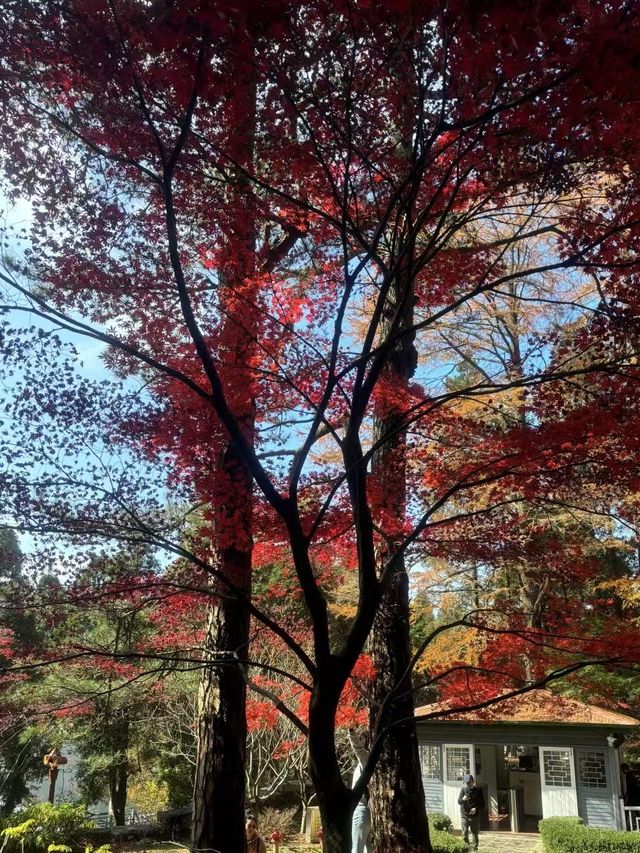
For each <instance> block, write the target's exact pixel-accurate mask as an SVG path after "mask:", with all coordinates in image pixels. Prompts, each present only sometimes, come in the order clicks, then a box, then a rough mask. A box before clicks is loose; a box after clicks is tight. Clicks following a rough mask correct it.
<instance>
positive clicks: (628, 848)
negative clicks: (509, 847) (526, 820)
mask: <svg viewBox="0 0 640 853" xmlns="http://www.w3.org/2000/svg"><path fill="white" fill-rule="evenodd" d="M539 826H540V835H541V836H542V843H543V845H544V849H545V853H640V833H635V832H617V831H616V830H615V829H592V828H591V827H588V826H583V824H582V821H581V820H580V818H575V817H550V818H546V819H545V820H541V821H540V824H539Z"/></svg>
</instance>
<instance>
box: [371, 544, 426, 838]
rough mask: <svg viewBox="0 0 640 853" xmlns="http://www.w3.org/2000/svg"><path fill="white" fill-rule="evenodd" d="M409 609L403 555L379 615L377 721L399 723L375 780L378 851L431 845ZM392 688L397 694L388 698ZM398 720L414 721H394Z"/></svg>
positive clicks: (391, 731)
mask: <svg viewBox="0 0 640 853" xmlns="http://www.w3.org/2000/svg"><path fill="white" fill-rule="evenodd" d="M408 614H409V581H408V578H407V573H406V571H405V568H404V565H403V561H402V560H398V566H397V567H396V569H395V571H394V574H393V580H392V583H391V586H390V587H389V589H388V590H387V592H386V593H385V596H384V599H383V602H382V605H381V607H380V611H379V613H378V615H377V617H376V621H375V625H374V630H373V636H372V642H371V654H372V657H373V660H374V662H375V665H376V669H377V673H378V674H377V677H376V679H375V683H374V686H373V697H372V699H373V701H372V717H373V718H374V720H373V721H374V723H375V724H377V725H376V728H377V730H378V731H385V729H387V727H390V726H393V727H392V728H390V729H389V731H388V733H387V735H386V736H385V740H384V744H383V748H382V752H381V754H380V758H379V760H378V763H377V764H376V769H375V771H374V774H373V777H372V779H371V782H370V784H369V791H370V808H371V817H372V825H373V837H374V845H373V846H374V849H375V850H376V853H391V851H393V853H397V851H400V850H402V851H403V853H410V851H411V853H418V852H419V853H425V851H430V850H431V847H430V844H429V829H428V823H427V816H426V807H425V797H424V789H423V785H422V773H421V769H420V759H419V755H418V740H417V735H416V727H415V722H414V720H413V713H414V702H413V692H412V690H411V678H410V677H409V678H405V679H404V680H402V676H403V674H404V673H405V672H406V670H407V666H408V664H409V659H410V639H409V620H408ZM389 694H392V695H393V698H392V699H391V701H388V702H386V703H385V700H386V699H387V697H388V696H389ZM376 712H377V714H376ZM376 716H377V719H375V718H376ZM397 720H405V721H407V720H408V722H405V723H402V724H401V725H395V726H394V723H395V722H396V721H397Z"/></svg>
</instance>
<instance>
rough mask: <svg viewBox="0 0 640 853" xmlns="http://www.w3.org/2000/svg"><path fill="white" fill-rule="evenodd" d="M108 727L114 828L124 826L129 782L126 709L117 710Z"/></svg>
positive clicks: (127, 718) (110, 794)
mask: <svg viewBox="0 0 640 853" xmlns="http://www.w3.org/2000/svg"><path fill="white" fill-rule="evenodd" d="M109 725H110V728H111V748H112V750H113V760H112V763H111V765H110V767H109V798H110V800H111V811H112V812H113V818H114V820H115V822H116V826H124V816H125V808H126V805H127V785H128V780H129V765H128V761H127V751H128V749H129V717H128V714H127V710H126V708H121V709H119V710H117V711H116V712H115V713H114V717H113V719H112V721H111V723H110V724H109Z"/></svg>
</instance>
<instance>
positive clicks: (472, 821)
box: [458, 773, 484, 851]
mask: <svg viewBox="0 0 640 853" xmlns="http://www.w3.org/2000/svg"><path fill="white" fill-rule="evenodd" d="M458 805H459V806H460V817H461V819H462V835H463V837H464V843H465V844H469V833H471V850H474V851H476V850H477V849H478V843H479V839H478V833H479V831H480V812H481V810H482V809H483V808H484V794H483V793H482V791H481V790H480V788H477V787H476V782H475V779H474V778H473V776H472V775H471V773H467V774H466V775H465V777H464V785H463V786H462V788H461V790H460V794H459V795H458Z"/></svg>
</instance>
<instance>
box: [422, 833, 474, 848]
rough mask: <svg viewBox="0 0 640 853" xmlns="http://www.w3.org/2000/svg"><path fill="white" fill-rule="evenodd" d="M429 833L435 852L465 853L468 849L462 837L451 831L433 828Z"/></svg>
mask: <svg viewBox="0 0 640 853" xmlns="http://www.w3.org/2000/svg"><path fill="white" fill-rule="evenodd" d="M429 834H430V836H431V846H432V848H433V853H464V851H465V850H466V849H467V845H466V844H465V843H464V841H463V840H462V839H461V838H458V837H457V836H455V835H451V833H449V832H440V831H439V830H437V829H432V830H431V831H430V833H429Z"/></svg>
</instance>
